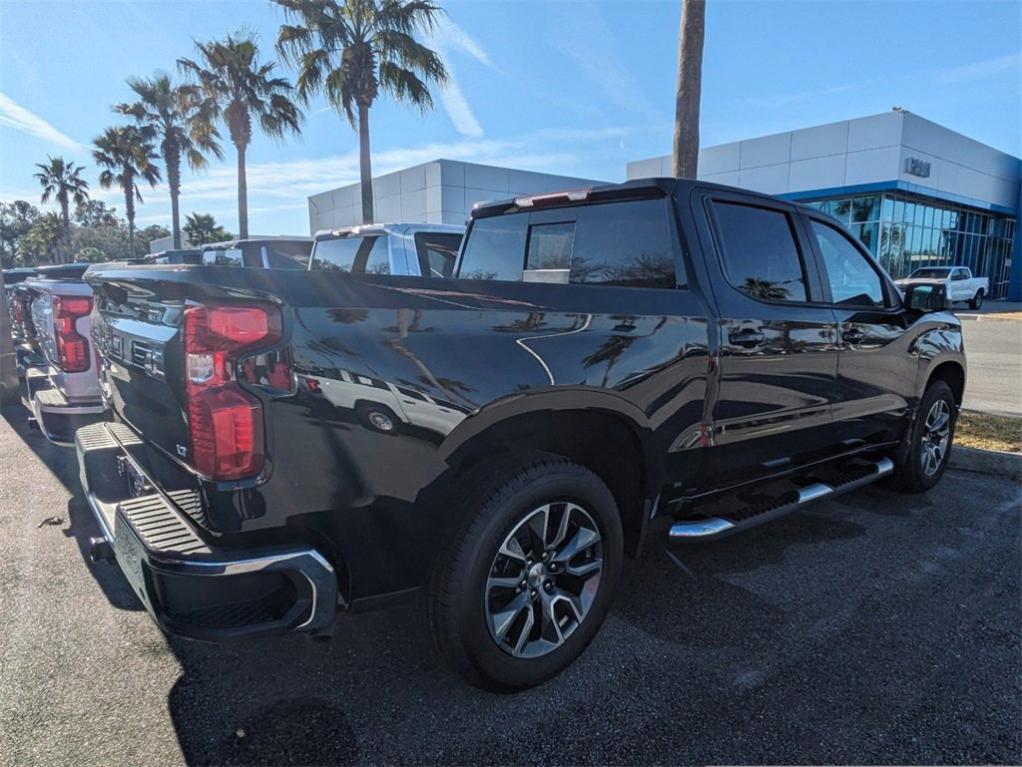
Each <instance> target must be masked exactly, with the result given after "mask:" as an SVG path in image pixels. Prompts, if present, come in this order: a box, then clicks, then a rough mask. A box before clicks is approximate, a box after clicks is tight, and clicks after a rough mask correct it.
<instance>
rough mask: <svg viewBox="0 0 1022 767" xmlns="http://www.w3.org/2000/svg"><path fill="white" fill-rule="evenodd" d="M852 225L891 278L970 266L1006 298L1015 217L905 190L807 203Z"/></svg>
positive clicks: (993, 295)
mask: <svg viewBox="0 0 1022 767" xmlns="http://www.w3.org/2000/svg"><path fill="white" fill-rule="evenodd" d="M807 204H808V205H810V206H812V207H814V208H816V209H817V210H819V211H821V212H823V213H826V214H828V215H831V216H833V217H834V218H836V219H837V220H838V221H839V222H841V223H842V224H844V225H845V226H847V227H848V228H849V229H850V230H851V231H852V233H853V234H854V235H855V236H856V237H858V238H859V239H860V240H861V241H862V243H863V244H864V245H865V246H866V247H867V248H869V250H870V252H872V253H873V254H874V255H875V256H876V257H877V258H878V260H879V261H880V263H881V265H882V266H883V267H884V269H886V270H887V271H888V272H889V273H890V274H891V276H892V277H894V278H896V279H897V278H899V277H904V276H905V275H907V274H908V273H909V272H910V271H912V270H913V269H915V268H918V267H920V266H926V265H927V264H934V265H943V266H954V265H961V266H968V267H970V268H971V269H972V270H973V272H975V273H976V274H977V275H980V276H984V277H988V278H989V279H990V297H991V298H1000V297H1003V295H1004V293H1005V291H1006V290H1007V274H1008V271H1007V270H1008V269H1009V268H1010V264H1011V256H1012V253H1011V249H1012V237H1013V235H1014V230H1015V226H1016V222H1015V220H1014V219H1013V218H1009V217H1007V216H1003V215H997V214H993V213H987V212H982V211H977V210H974V209H967V208H962V207H959V206H956V205H953V204H950V203H937V202H930V201H927V200H923V199H919V198H917V199H909V198H906V197H903V196H901V194H900V193H895V194H884V195H860V196H858V197H837V198H828V199H825V200H816V201H812V202H808V203H807Z"/></svg>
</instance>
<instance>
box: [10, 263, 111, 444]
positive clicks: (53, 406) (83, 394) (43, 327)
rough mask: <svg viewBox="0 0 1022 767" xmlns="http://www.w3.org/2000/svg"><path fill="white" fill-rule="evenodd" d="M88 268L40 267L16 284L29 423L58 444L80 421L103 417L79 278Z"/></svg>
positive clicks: (88, 301)
mask: <svg viewBox="0 0 1022 767" xmlns="http://www.w3.org/2000/svg"><path fill="white" fill-rule="evenodd" d="M87 268H88V264H71V265H64V266H59V267H43V268H41V269H39V271H38V273H37V274H36V275H35V276H33V277H30V278H29V279H27V280H25V281H24V282H22V283H21V284H20V285H18V286H17V287H16V291H17V299H16V300H17V301H18V304H17V311H18V316H19V317H20V319H21V324H20V329H21V331H22V333H23V335H24V340H23V344H24V347H25V348H24V354H23V355H20V357H19V362H21V366H22V370H21V371H20V372H22V373H23V381H24V388H23V390H22V394H23V402H24V404H25V406H26V407H27V408H28V409H29V410H30V411H31V412H32V416H31V420H30V423H31V424H32V425H33V427H34V428H38V429H39V431H41V432H42V433H43V435H44V436H45V437H46V438H47V439H48V440H50V441H51V442H55V443H57V444H60V445H71V444H73V443H74V433H75V430H76V429H78V428H79V427H80V426H87V425H88V424H91V423H94V422H96V421H97V420H103V419H104V418H105V411H106V407H105V405H104V404H103V401H102V399H101V397H100V388H99V377H98V375H97V367H96V355H95V352H94V350H93V347H92V341H91V338H90V335H89V329H90V314H91V313H92V306H93V297H92V288H90V287H89V286H88V285H87V284H86V283H85V282H83V281H82V275H84V273H85V270H86V269H87Z"/></svg>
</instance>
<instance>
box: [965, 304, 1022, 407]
mask: <svg viewBox="0 0 1022 767" xmlns="http://www.w3.org/2000/svg"><path fill="white" fill-rule="evenodd" d="M987 306H996V304H994V303H993V302H991V303H988V304H987ZM981 317H982V318H981V319H975V318H969V319H966V321H965V322H963V323H962V333H963V334H964V336H965V353H966V354H967V355H968V365H969V372H968V385H967V386H966V390H965V402H964V403H963V404H964V406H965V407H967V408H969V409H970V410H980V411H983V412H986V413H1000V414H1003V415H1017V416H1022V386H1020V385H1019V381H1022V314H1020V315H1019V316H1018V317H1017V318H1015V319H993V318H990V317H985V316H982V315H981Z"/></svg>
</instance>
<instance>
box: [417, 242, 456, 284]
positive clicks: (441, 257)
mask: <svg viewBox="0 0 1022 767" xmlns="http://www.w3.org/2000/svg"><path fill="white" fill-rule="evenodd" d="M460 247H461V235H460V234H443V233H442V232H418V233H417V234H416V235H415V250H416V252H417V253H418V254H419V268H420V269H421V270H422V271H421V273H422V275H423V276H426V277H450V276H451V275H452V274H454V264H455V262H456V261H457V260H458V248H460Z"/></svg>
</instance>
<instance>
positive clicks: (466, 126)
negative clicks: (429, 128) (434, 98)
mask: <svg viewBox="0 0 1022 767" xmlns="http://www.w3.org/2000/svg"><path fill="white" fill-rule="evenodd" d="M447 74H448V80H447V86H446V87H445V88H444V90H443V92H442V93H441V94H440V101H441V103H442V104H443V105H444V111H446V112H447V116H448V117H450V118H451V122H452V123H454V129H455V130H456V131H458V133H460V134H461V135H462V136H467V137H469V138H481V137H482V135H483V126H482V125H480V124H479V120H477V119H476V116H475V113H474V112H473V111H472V107H470V106H469V105H468V101H466V100H465V94H463V93H462V92H461V86H460V85H458V80H457V79H456V78H455V76H454V69H453V68H452V67H451V65H450V62H448V64H447Z"/></svg>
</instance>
